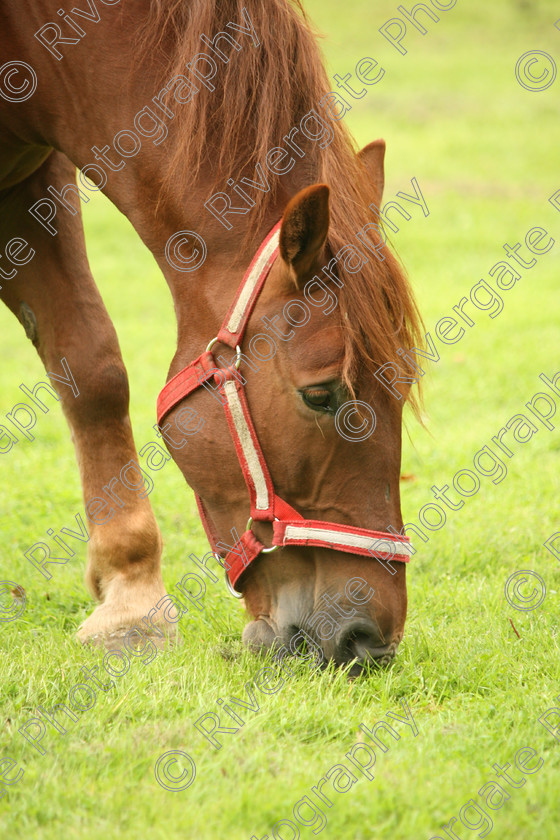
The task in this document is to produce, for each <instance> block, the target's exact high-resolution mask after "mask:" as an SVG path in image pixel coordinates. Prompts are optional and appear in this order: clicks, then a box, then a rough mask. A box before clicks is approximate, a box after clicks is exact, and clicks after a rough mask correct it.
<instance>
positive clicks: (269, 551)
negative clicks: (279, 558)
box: [245, 516, 280, 554]
mask: <svg viewBox="0 0 560 840" xmlns="http://www.w3.org/2000/svg"><path fill="white" fill-rule="evenodd" d="M274 521H275V522H278V517H277V516H275V517H274ZM252 524H253V517H252V516H250V517H249V519H248V520H247V527H246V528H245V530H246V531H250V530H251V525H252ZM279 548H280V546H279V545H273V546H271V548H263V549H261V554H272V552H273V551H278V549H279Z"/></svg>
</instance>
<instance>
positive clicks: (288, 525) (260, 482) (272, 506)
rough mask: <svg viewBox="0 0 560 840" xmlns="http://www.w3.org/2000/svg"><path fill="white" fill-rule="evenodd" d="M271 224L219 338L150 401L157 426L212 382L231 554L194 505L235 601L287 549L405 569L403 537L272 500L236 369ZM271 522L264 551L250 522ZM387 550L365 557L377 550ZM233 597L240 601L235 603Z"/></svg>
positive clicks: (269, 256) (269, 254) (267, 262)
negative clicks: (241, 498)
mask: <svg viewBox="0 0 560 840" xmlns="http://www.w3.org/2000/svg"><path fill="white" fill-rule="evenodd" d="M280 227H281V222H279V223H278V224H277V225H276V226H275V227H274V228H273V229H272V230H271V232H270V233H269V234H268V236H267V237H266V239H265V240H264V242H263V243H262V245H261V246H260V248H259V250H258V251H257V253H256V254H255V256H254V258H253V261H252V262H251V265H250V266H249V268H248V269H247V271H246V273H245V276H244V277H243V280H242V281H241V284H240V286H239V288H238V290H237V294H236V296H235V299H234V301H233V303H232V305H231V307H230V309H229V312H228V313H227V315H226V317H225V320H224V322H223V324H222V326H221V328H220V331H219V333H218V335H217V336H216V338H215V339H213V340H212V341H211V342H210V344H209V345H208V347H207V348H206V350H205V352H204V353H202V355H200V356H199V357H198V358H197V359H195V361H194V362H191V364H190V365H187V367H185V368H183V370H181V371H180V372H179V373H178V374H177V375H176V376H174V377H173V378H172V379H170V380H169V382H168V383H167V385H166V386H165V387H164V388H163V390H162V391H161V393H160V395H159V397H158V406H157V414H158V424H161V422H162V420H163V419H164V417H165V416H166V415H167V414H168V413H169V412H170V411H171V410H172V409H173V408H175V406H176V405H178V404H179V403H180V402H182V400H184V399H185V398H186V397H188V396H189V395H190V394H192V393H193V391H195V390H197V389H198V388H200V387H201V386H202V385H203V383H205V382H209V381H210V380H213V381H214V383H215V384H216V388H217V393H219V395H220V399H221V401H222V405H223V407H224V411H225V414H226V419H227V424H228V428H229V431H230V434H231V437H232V440H233V443H234V446H235V451H236V453H237V459H238V461H239V464H240V466H241V469H242V471H243V477H244V479H245V484H246V485H247V489H248V491H249V499H250V505H251V508H250V509H251V513H250V518H249V521H248V523H247V528H246V530H245V532H244V533H243V535H242V536H241V538H240V540H239V541H238V542H237V543H236V544H235V546H233V547H231V546H228V545H225V544H223V543H221V542H220V540H219V536H218V534H217V531H216V529H215V527H214V524H213V523H212V520H211V519H210V517H209V515H208V512H207V511H206V509H205V507H204V504H203V502H202V499H200V497H199V496H196V502H197V505H198V510H199V514H200V518H201V520H202V524H203V526H204V530H205V531H206V536H207V537H208V541H209V543H210V545H211V547H212V551H213V552H214V554H215V555H216V557H217V559H219V560H220V562H221V563H222V564H223V566H224V567H225V569H226V581H227V582H228V584H229V587H230V589H231V591H232V593H233V594H234V595H235V594H237V592H239V591H240V590H236V585H237V583H238V581H239V578H240V577H241V575H242V573H243V572H244V571H245V569H246V568H247V567H248V566H249V565H250V564H251V563H252V562H253V561H254V560H256V558H257V557H259V555H260V554H266V553H271V552H273V551H277V550H278V549H280V548H284V547H287V546H314V547H319V548H331V549H335V550H336V551H343V552H347V553H349V554H360V555H362V556H364V557H371V558H374V557H375V558H379V559H383V560H397V561H399V562H402V563H408V562H409V560H410V556H411V554H413V549H412V547H411V546H410V540H409V539H408V537H405V536H399V535H395V534H390V533H387V532H384V531H370V530H367V529H365V528H354V527H352V526H349V525H340V524H338V523H335V522H323V521H320V520H313V519H304V518H303V516H302V515H301V514H300V513H298V512H297V510H295V509H294V508H293V507H292V506H291V505H290V504H288V502H286V501H285V500H284V499H282V498H280V496H277V495H276V492H275V490H274V484H273V482H272V478H271V476H270V472H269V470H268V467H267V464H266V460H265V457H264V455H263V451H262V449H261V446H260V443H259V439H258V437H257V433H256V431H255V427H254V426H253V421H252V419H251V412H250V410H249V406H248V404H247V398H246V395H245V387H244V384H243V380H242V377H241V376H240V375H239V374H238V373H237V369H238V368H239V364H240V362H241V343H242V341H243V337H244V335H245V330H246V328H247V323H248V321H249V318H250V317H251V313H252V311H253V308H254V306H255V303H256V302H257V299H258V297H259V294H260V293H261V291H262V288H263V286H264V283H265V281H266V278H267V277H268V274H269V272H270V269H271V268H272V265H273V264H274V261H275V260H276V258H277V256H278V252H279V248H278V242H279V238H280ZM217 343H221V344H225V345H227V346H228V347H231V348H232V349H234V350H236V351H237V359H236V361H235V362H234V363H233V364H232V365H230V367H227V368H218V367H217V365H216V360H215V359H214V356H213V353H212V348H213V347H214V345H215V344H217ZM253 521H255V522H272V523H273V537H272V546H271V547H270V548H265V546H264V545H263V544H262V543H261V542H260V541H259V540H258V539H257V538H256V536H255V535H254V533H253V531H252V530H251V524H252V522H253ZM380 541H382V542H384V543H386V544H387V546H388V549H389V550H381V551H380V550H378V549H377V548H376V549H375V554H373V553H372V551H371V549H372V548H373V546H374V545H375V543H378V542H380ZM238 597H240V596H238Z"/></svg>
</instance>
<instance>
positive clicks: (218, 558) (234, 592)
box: [214, 551, 243, 598]
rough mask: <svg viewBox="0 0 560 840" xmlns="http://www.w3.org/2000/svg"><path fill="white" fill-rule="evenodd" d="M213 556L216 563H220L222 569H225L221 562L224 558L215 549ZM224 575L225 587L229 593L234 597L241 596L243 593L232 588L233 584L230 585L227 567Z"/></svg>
mask: <svg viewBox="0 0 560 840" xmlns="http://www.w3.org/2000/svg"><path fill="white" fill-rule="evenodd" d="M214 557H215V559H216V560H217V561H218V563H219V564H220V566H221V567H222V569H225V566H224V564H223V562H222V561H223V560H224V558H223V557H221V556H220V555H219V554H216V552H215V551H214ZM225 576H226V588H227V589H228V591H229V593H230V595H233V597H234V598H243V595H242V594H241V592H236V591H235V589H234V588H233V586H232V585H231V581H230V579H229V577H228V573H227V569H225Z"/></svg>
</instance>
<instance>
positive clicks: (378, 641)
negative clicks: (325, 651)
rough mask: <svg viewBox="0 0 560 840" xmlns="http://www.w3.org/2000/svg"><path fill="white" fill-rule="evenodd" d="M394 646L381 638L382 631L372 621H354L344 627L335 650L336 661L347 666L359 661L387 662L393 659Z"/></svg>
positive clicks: (362, 662) (361, 662) (363, 662)
mask: <svg viewBox="0 0 560 840" xmlns="http://www.w3.org/2000/svg"><path fill="white" fill-rule="evenodd" d="M391 649H392V646H391V645H389V644H387V643H386V642H385V640H384V639H382V637H381V633H380V630H379V628H378V626H377V625H376V624H374V623H373V622H371V621H365V620H362V621H354V622H351V623H350V624H347V625H346V626H345V627H343V629H342V632H341V633H340V635H339V637H338V639H337V643H336V649H335V657H336V661H337V662H338V663H339V664H341V665H342V664H345V663H346V662H350V661H351V660H352V659H357V660H358V662H359V663H360V664H365V663H366V662H377V663H380V661H381V660H383V661H387V659H388V658H391Z"/></svg>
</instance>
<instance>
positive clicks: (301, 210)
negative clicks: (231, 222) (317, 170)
mask: <svg viewBox="0 0 560 840" xmlns="http://www.w3.org/2000/svg"><path fill="white" fill-rule="evenodd" d="M329 219H330V214H329V188H328V187H327V185H326V184H314V185H313V186H312V187H306V188H305V189H304V190H301V192H298V193H297V195H295V196H294V197H293V198H292V199H291V201H290V202H289V204H288V206H287V207H286V209H285V211H284V216H283V219H282V227H281V229H280V243H279V245H280V256H281V257H282V259H283V260H284V262H285V263H286V264H287V265H288V266H289V267H290V269H291V270H292V274H293V279H294V280H295V283H296V285H298V281H299V280H300V279H302V278H303V277H305V276H307V275H309V274H312V273H313V271H314V270H315V269H316V268H317V267H318V263H319V262H320V258H321V255H322V252H323V248H324V246H325V242H326V241H327V235H328V232H329Z"/></svg>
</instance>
